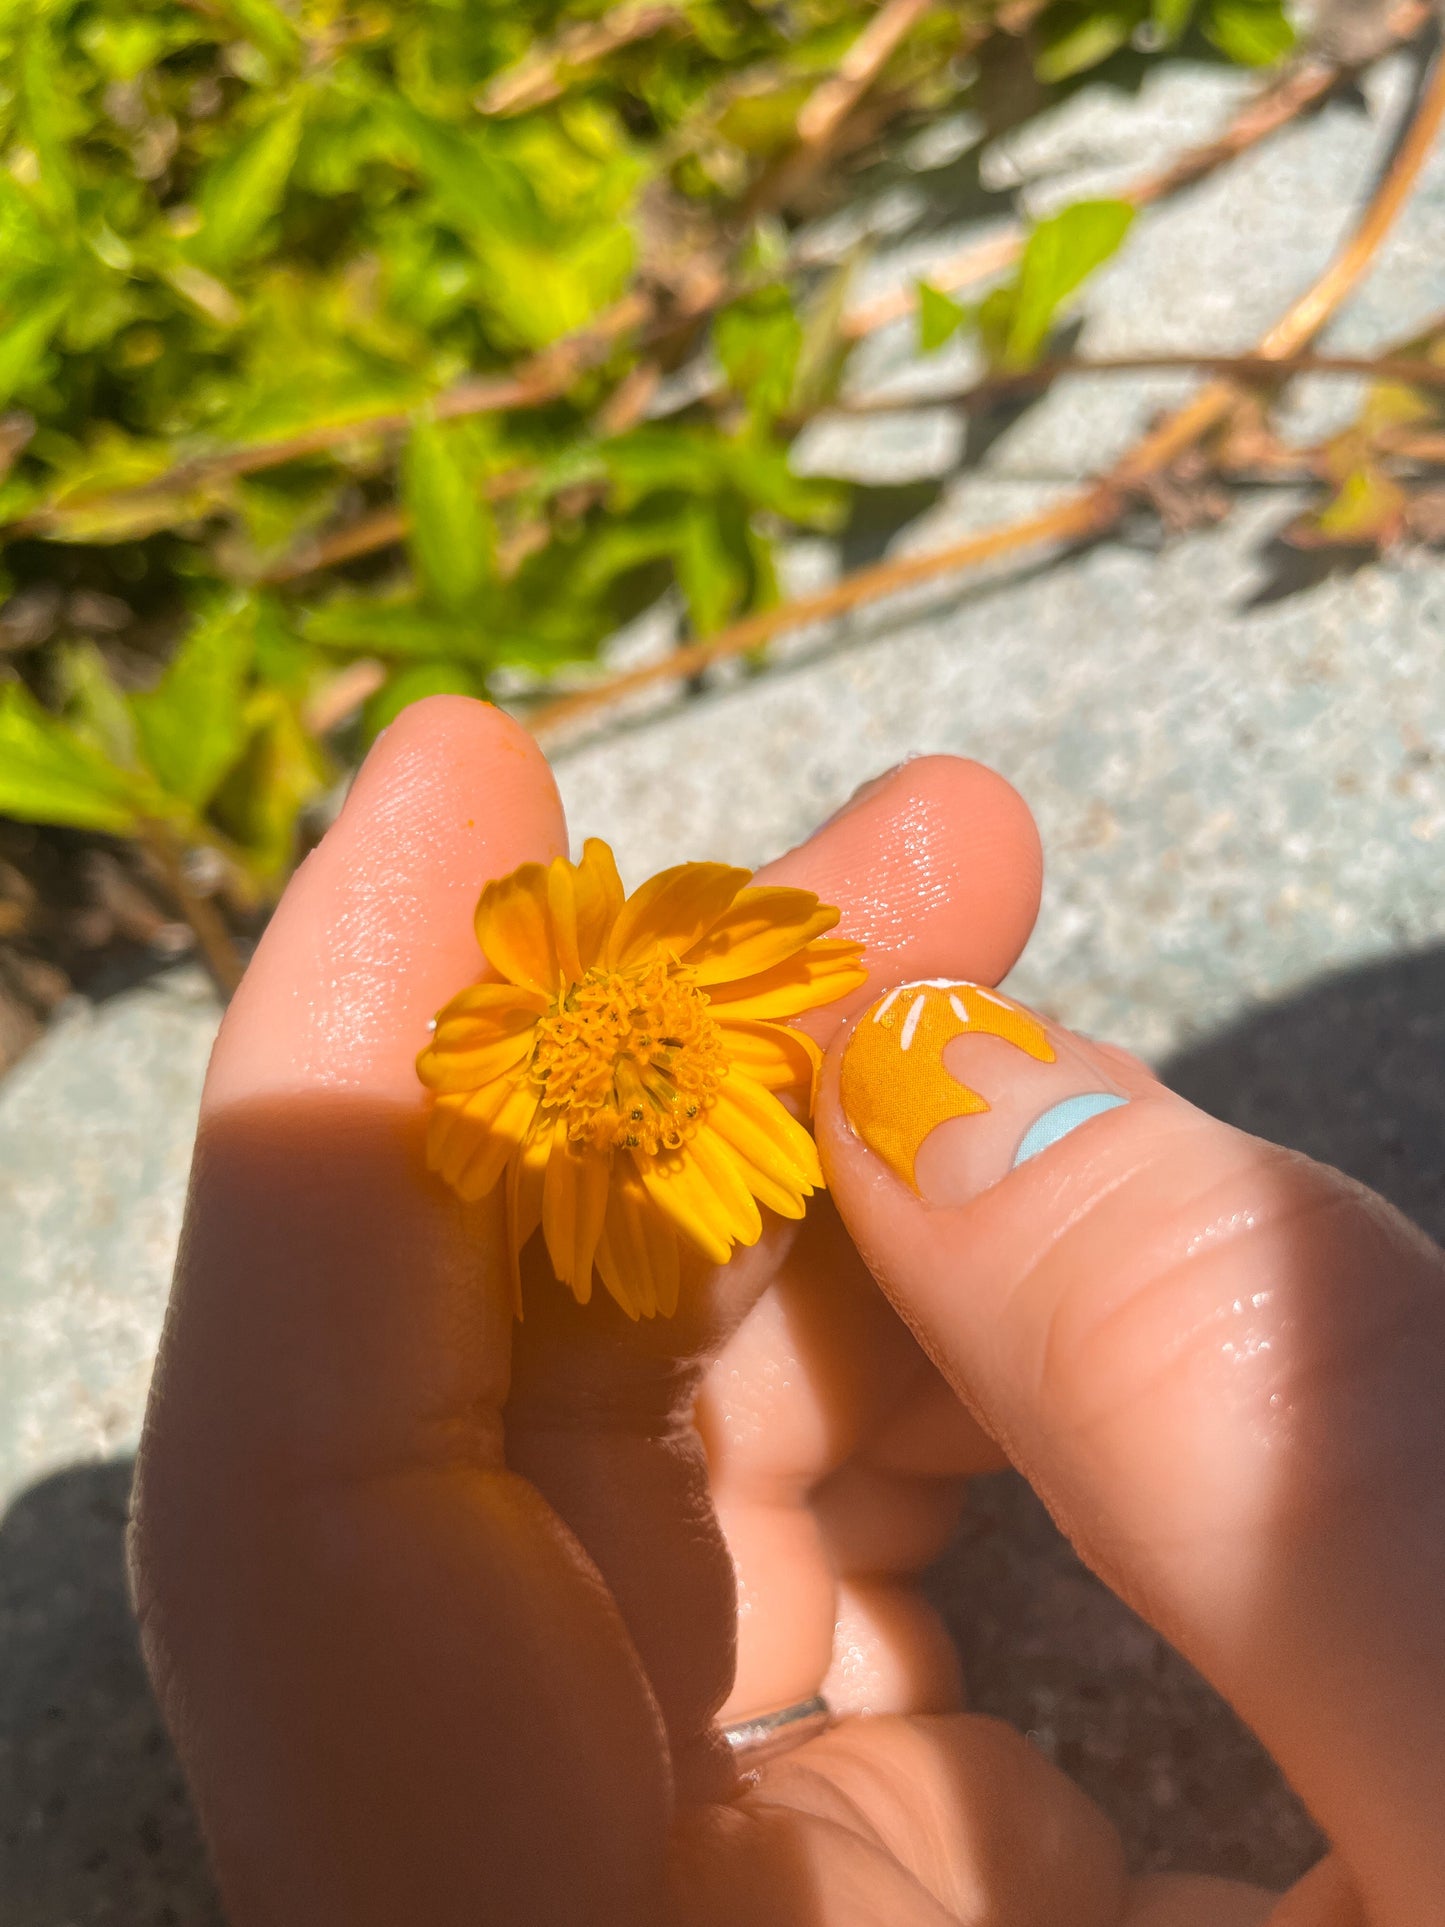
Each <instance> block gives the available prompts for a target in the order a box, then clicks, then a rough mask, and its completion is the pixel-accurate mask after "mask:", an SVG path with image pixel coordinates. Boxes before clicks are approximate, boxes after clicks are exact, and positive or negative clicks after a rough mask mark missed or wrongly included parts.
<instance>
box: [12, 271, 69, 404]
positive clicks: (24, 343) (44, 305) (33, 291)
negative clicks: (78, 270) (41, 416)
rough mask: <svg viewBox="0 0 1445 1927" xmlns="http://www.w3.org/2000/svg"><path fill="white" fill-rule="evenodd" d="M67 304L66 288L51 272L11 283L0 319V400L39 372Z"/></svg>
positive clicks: (18, 391)
mask: <svg viewBox="0 0 1445 1927" xmlns="http://www.w3.org/2000/svg"><path fill="white" fill-rule="evenodd" d="M69 304H70V289H69V287H68V286H67V285H66V283H65V282H64V281H63V280H61V279H59V278H58V277H57V276H55V275H53V274H45V273H43V272H42V273H40V274H36V275H34V276H31V277H29V279H28V282H27V283H25V284H22V285H21V286H19V287H18V288H17V287H15V286H14V284H12V287H11V289H10V291H9V299H8V300H7V302H6V309H7V313H6V316H5V318H4V319H0V404H3V403H5V402H8V401H9V400H10V399H11V398H12V397H13V396H14V395H17V394H19V393H21V392H22V391H23V390H24V389H25V388H26V386H27V385H28V384H29V383H30V382H31V381H32V380H33V379H34V378H35V377H36V375H38V374H39V372H40V368H41V364H42V362H43V359H44V356H45V351H46V349H47V348H48V347H49V345H50V341H51V337H52V336H53V335H54V333H55V331H56V329H57V328H58V327H59V325H60V322H61V319H62V317H63V316H64V314H65V311H66V309H67V307H68V306H69Z"/></svg>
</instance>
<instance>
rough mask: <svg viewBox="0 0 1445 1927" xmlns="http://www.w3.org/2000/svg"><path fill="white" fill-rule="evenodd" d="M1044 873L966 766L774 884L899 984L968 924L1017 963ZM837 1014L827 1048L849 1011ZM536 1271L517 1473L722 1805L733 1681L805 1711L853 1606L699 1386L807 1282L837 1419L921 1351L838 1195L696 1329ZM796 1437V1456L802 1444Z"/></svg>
mask: <svg viewBox="0 0 1445 1927" xmlns="http://www.w3.org/2000/svg"><path fill="white" fill-rule="evenodd" d="M1038 879H1039V860H1038V840H1037V836H1036V834H1035V832H1034V829H1033V824H1032V821H1031V819H1030V818H1029V815H1028V812H1027V810H1026V809H1025V807H1024V805H1023V804H1022V802H1021V801H1020V799H1019V798H1018V797H1017V795H1016V794H1015V792H1014V791H1013V790H1011V789H1010V788H1009V787H1008V785H1007V784H1005V783H1004V782H1002V780H1001V779H999V778H998V777H995V776H992V775H991V774H990V773H989V772H988V771H985V770H982V769H980V768H979V767H978V766H977V765H975V764H971V763H964V762H960V761H958V760H957V759H954V758H948V757H940V758H929V759H925V760H924V761H921V762H918V763H914V764H910V765H907V766H906V767H905V768H903V769H901V770H898V771H895V772H892V773H891V774H890V775H889V776H887V777H885V778H883V779H881V780H880V781H879V782H878V783H877V784H876V785H875V786H873V789H872V792H871V794H870V795H868V796H865V797H863V798H862V799H861V800H859V801H857V802H856V803H855V805H854V807H852V808H850V809H848V810H847V811H845V812H843V813H842V814H841V815H839V816H838V817H835V818H834V819H833V821H832V822H831V823H829V824H826V825H824V827H823V828H822V829H821V830H820V831H819V832H818V833H817V835H816V836H815V837H813V838H811V839H810V840H809V841H808V842H807V843H805V844H804V845H802V846H801V848H799V849H797V850H794V851H792V852H791V853H790V854H789V855H788V856H786V857H784V858H782V859H780V860H779V861H778V862H777V863H774V864H772V865H770V866H769V867H768V868H767V869H765V870H763V871H762V872H760V873H759V880H760V881H761V882H765V883H775V884H786V885H789V886H792V887H795V888H801V889H807V890H812V891H815V892H816V893H817V894H819V895H820V896H822V897H823V898H824V900H825V901H828V902H830V903H832V904H834V905H835V906H836V907H837V908H838V909H839V911H840V912H841V919H842V920H841V924H840V931H841V933H842V934H843V935H845V936H850V937H853V938H855V939H857V940H860V941H862V942H863V943H864V944H865V945H866V946H867V956H868V959H869V961H870V964H873V963H875V961H876V965H877V967H881V968H888V967H897V965H898V964H899V963H900V962H902V963H905V964H907V965H912V964H913V963H914V961H915V959H916V960H917V962H918V967H920V968H930V967H931V966H932V963H933V961H934V960H935V959H936V958H937V957H938V956H940V955H941V954H944V953H945V952H946V951H947V950H948V949H949V947H950V946H951V945H953V946H954V947H956V938H957V933H958V931H959V930H960V929H961V928H963V927H965V920H967V927H968V928H969V929H971V930H972V931H974V932H975V933H977V934H976V954H977V955H978V956H979V957H980V958H981V959H982V960H983V962H984V963H985V964H986V965H989V966H990V967H992V966H993V965H995V964H997V966H998V967H999V968H1002V967H1004V965H1005V964H1006V962H1007V961H1008V960H1009V958H1010V957H1011V956H1012V954H1013V952H1014V950H1016V949H1017V947H1018V946H1019V945H1020V944H1021V943H1022V942H1023V940H1024V937H1025V935H1026V934H1027V930H1028V928H1029V926H1030V923H1031V921H1032V917H1033V914H1034V911H1035V908H1036V906H1037V898H1038ZM817 1018H818V1020H819V1022H820V1026H821V1031H822V1034H826V1031H827V1028H828V1026H830V1025H832V1024H835V1023H836V1022H837V1021H838V1013H837V1011H836V1010H835V1009H833V1008H829V1009H825V1010H823V1011H820V1012H819V1013H817ZM534 1256H535V1263H536V1271H535V1274H533V1275H530V1276H529V1279H528V1284H527V1316H526V1320H525V1322H524V1323H523V1325H522V1326H521V1327H520V1328H519V1330H518V1332H517V1334H516V1337H515V1341H514V1351H513V1383H512V1390H511V1396H510V1399H509V1402H508V1405H507V1410H506V1432H507V1456H508V1463H509V1464H511V1465H512V1466H513V1467H514V1468H516V1469H517V1470H519V1471H521V1472H523V1473H524V1474H525V1475H526V1477H527V1478H528V1479H530V1480H531V1481H532V1482H533V1483H534V1484H535V1485H536V1487H537V1488H538V1490H539V1491H541V1492H542V1493H543V1494H544V1495H545V1496H546V1498H547V1499H548V1501H549V1502H550V1503H551V1504H552V1506H553V1507H554V1508H555V1509H556V1511H557V1512H558V1514H559V1515H560V1516H561V1517H562V1518H563V1519H564V1520H565V1521H566V1522H567V1524H568V1525H569V1527H570V1528H571V1529H572V1531H573V1532H574V1533H575V1534H576V1536H577V1538H578V1540H579V1541H580V1543H581V1544H582V1545H583V1546H584V1547H585V1548H586V1550H587V1552H588V1553H589V1555H590V1556H591V1558H592V1559H593V1560H594V1562H595V1563H596V1565H597V1567H598V1570H599V1571H600V1572H601V1574H602V1575H603V1577H604V1578H605V1580H606V1582H607V1584H608V1587H609V1589H610V1591H611V1592H612V1594H613V1596H614V1598H615V1599H616V1600H617V1602H618V1604H619V1606H620V1608H621V1610H622V1612H623V1615H624V1617H625V1619H626V1622H627V1625H628V1628H629V1631H630V1633H631V1636H632V1638H633V1640H634V1642H635V1644H636V1646H637V1650H638V1652H639V1655H640V1656H641V1658H642V1660H643V1663H644V1665H645V1666H646V1668H647V1671H648V1674H649V1677H650V1679H651V1682H652V1685H653V1689H654V1691H655V1693H656V1696H657V1702H658V1706H659V1709H660V1711H661V1714H662V1717H663V1720H664V1722H665V1724H666V1728H667V1733H668V1741H669V1752H670V1758H671V1761H672V1766H673V1772H674V1776H675V1781H676V1785H677V1789H678V1796H679V1798H680V1799H684V1800H698V1799H704V1798H708V1797H714V1796H720V1795H721V1794H722V1793H723V1792H725V1791H726V1790H728V1789H729V1788H730V1787H731V1784H732V1779H733V1771H732V1767H731V1764H730V1762H729V1760H728V1759H727V1756H726V1755H725V1753H723V1752H722V1751H721V1747H720V1742H719V1740H718V1737H717V1733H716V1721H715V1716H716V1715H717V1713H718V1710H719V1706H720V1705H721V1704H722V1702H723V1701H724V1698H725V1696H728V1695H729V1689H730V1687H732V1688H733V1690H734V1694H735V1693H736V1691H739V1690H741V1691H751V1690H752V1689H751V1687H750V1686H749V1679H750V1677H751V1674H750V1668H751V1666H752V1662H753V1658H754V1656H756V1655H762V1654H765V1655H766V1656H767V1660H768V1663H769V1664H770V1665H772V1664H773V1663H774V1662H776V1665H777V1666H778V1667H779V1668H781V1670H782V1671H783V1672H784V1673H785V1674H786V1675H787V1676H788V1678H789V1679H791V1678H793V1677H795V1676H800V1677H802V1678H804V1679H805V1680H806V1682H807V1684H806V1687H805V1690H804V1691H803V1692H802V1693H800V1694H799V1697H806V1695H807V1694H808V1693H811V1692H813V1691H815V1690H816V1688H817V1684H818V1682H819V1681H820V1680H821V1678H822V1676H823V1674H824V1672H825V1671H826V1670H827V1667H828V1665H829V1663H830V1660H831V1654H832V1636H833V1625H834V1618H835V1612H834V1600H833V1577H832V1572H831V1569H830V1567H829V1565H828V1561H827V1556H826V1553H825V1552H823V1551H822V1550H821V1549H820V1547H819V1545H818V1535H817V1529H816V1526H815V1525H814V1523H813V1521H812V1518H811V1515H810V1514H809V1513H808V1511H807V1509H806V1506H805V1505H804V1504H803V1503H802V1497H803V1493H804V1491H805V1489H806V1483H807V1482H809V1481H810V1478H811V1475H810V1474H809V1475H805V1481H804V1484H802V1485H797V1486H795V1487H794V1488H792V1489H791V1490H790V1495H789V1499H788V1503H787V1504H786V1505H785V1506H784V1507H783V1508H782V1509H779V1508H777V1507H775V1506H773V1505H772V1504H771V1503H767V1504H764V1505H762V1506H760V1507H756V1508H753V1509H751V1510H749V1509H748V1507H747V1504H746V1495H740V1496H741V1499H742V1504H741V1509H740V1510H739V1511H734V1510H732V1509H730V1507H731V1498H730V1496H729V1495H724V1494H722V1493H720V1492H719V1491H718V1488H717V1486H716V1482H715V1481H714V1483H713V1485H712V1486H711V1488H710V1484H709V1464H708V1460H707V1458H706V1456H705V1454H704V1450H703V1446H702V1443H701V1442H700V1439H699V1433H698V1430H697V1429H696V1428H695V1427H694V1426H693V1425H692V1424H690V1423H689V1422H688V1420H689V1417H690V1415H691V1409H692V1402H693V1397H694V1392H695V1389H696V1386H697V1381H698V1376H699V1374H700V1373H701V1372H702V1371H703V1370H704V1369H705V1368H706V1367H707V1365H708V1361H709V1360H711V1359H712V1358H714V1357H715V1356H716V1354H717V1351H718V1348H719V1346H720V1345H721V1344H722V1343H723V1342H724V1341H725V1340H726V1338H727V1335H728V1333H729V1332H731V1331H732V1330H733V1329H734V1328H735V1327H736V1326H737V1325H738V1323H739V1321H740V1319H741V1318H742V1317H743V1315H744V1312H745V1311H746V1308H747V1307H748V1306H750V1305H752V1304H754V1303H756V1302H758V1301H759V1300H760V1299H762V1298H763V1297H764V1296H765V1295H766V1296H768V1297H771V1296H772V1295H773V1292H774V1290H775V1289H777V1288H779V1287H781V1286H782V1285H783V1282H784V1280H792V1279H794V1278H795V1277H796V1278H797V1279H799V1280H800V1281H806V1282H805V1283H800V1284H799V1287H798V1291H797V1292H794V1293H793V1295H792V1297H791V1299H790V1304H791V1308H792V1309H791V1312H790V1313H789V1314H787V1316H788V1317H789V1318H791V1320H792V1321H793V1323H794V1324H795V1325H796V1326H797V1327H798V1328H800V1329H801V1328H803V1327H804V1326H807V1325H813V1326H824V1325H827V1326H832V1327H834V1328H840V1327H841V1328H844V1329H846V1331H847V1332H848V1333H849V1334H850V1336H849V1339H848V1342H847V1344H846V1345H845V1346H842V1347H839V1346H838V1345H837V1344H836V1343H835V1342H834V1341H833V1340H832V1339H831V1338H830V1339H829V1340H828V1341H827V1344H828V1345H832V1347H833V1349H832V1351H831V1352H830V1353H829V1354H828V1355H829V1356H831V1357H833V1358H835V1359H837V1360H839V1361H840V1362H839V1363H838V1366H837V1370H836V1372H835V1373H834V1380H835V1386H837V1385H839V1384H840V1381H841V1380H842V1379H844V1378H845V1377H846V1379H847V1382H848V1384H849V1385H850V1386H852V1387H853V1388H854V1389H853V1391H852V1392H843V1391H841V1389H840V1390H839V1393H838V1396H837V1397H835V1398H834V1400H833V1409H832V1410H831V1411H830V1413H829V1414H828V1417H827V1419H826V1423H827V1424H828V1425H830V1426H834V1427H836V1426H837V1425H838V1423H839V1422H840V1415H841V1412H842V1411H843V1410H845V1409H846V1410H847V1411H848V1412H849V1414H850V1416H849V1420H848V1422H849V1423H850V1424H851V1425H854V1426H856V1425H857V1423H858V1422H859V1421H858V1417H857V1412H858V1411H859V1410H867V1409H871V1404H870V1402H871V1401H872V1400H874V1399H881V1400H883V1401H887V1400H889V1399H890V1398H893V1397H896V1396H897V1394H898V1393H899V1392H900V1391H901V1389H902V1385H903V1375H904V1373H906V1372H907V1371H911V1370H912V1369H914V1365H915V1361H916V1349H915V1347H914V1345H913V1342H912V1340H911V1338H910V1337H909V1336H908V1334H907V1332H906V1331H905V1330H904V1329H903V1328H902V1327H901V1326H900V1325H899V1323H898V1321H897V1318H896V1317H895V1315H894V1314H893V1312H892V1311H891V1310H890V1309H889V1308H888V1307H887V1306H886V1305H885V1304H884V1303H883V1301H882V1300H881V1299H880V1298H879V1295H878V1292H877V1288H876V1287H875V1286H874V1284H873V1282H872V1280H871V1279H869V1278H868V1277H867V1275H866V1273H865V1272H864V1271H863V1270H862V1268H861V1267H860V1266H859V1265H858V1264H857V1260H856V1257H855V1256H854V1255H853V1254H852V1252H851V1249H850V1248H849V1247H848V1245H847V1241H846V1240H845V1239H842V1238H841V1237H840V1236H839V1235H838V1233H837V1227H836V1221H835V1220H833V1221H831V1230H830V1219H829V1215H828V1212H827V1209H826V1200H815V1202H814V1206H813V1208H812V1209H811V1210H810V1213H809V1218H808V1221H807V1222H806V1223H805V1224H803V1225H802V1226H795V1225H793V1224H784V1223H782V1222H774V1223H773V1224H772V1225H771V1226H770V1228H769V1230H768V1232H767V1234H766V1235H765V1237H764V1239H763V1241H762V1242H761V1243H760V1244H759V1245H757V1246H755V1247H754V1248H752V1249H750V1250H744V1251H740V1252H738V1253H737V1254H736V1256H735V1257H734V1259H733V1261H732V1263H731V1264H729V1265H727V1266H725V1267H724V1268H722V1270H721V1271H712V1272H709V1271H707V1270H706V1268H704V1267H702V1266H699V1267H698V1268H697V1269H696V1270H695V1272H694V1274H693V1275H692V1277H691V1278H690V1279H689V1281H688V1283H687V1284H686V1285H685V1288H684V1290H683V1293H682V1298H681V1303H680V1305H679V1309H678V1313H677V1315H676V1316H675V1317H673V1318H671V1319H665V1320H662V1319H659V1320H655V1321H647V1322H644V1323H643V1324H641V1325H636V1324H633V1323H631V1322H630V1321H629V1320H627V1319H626V1318H625V1316H624V1315H623V1314H622V1313H621V1312H620V1311H619V1310H618V1309H617V1308H616V1307H614V1306H613V1305H612V1304H611V1303H610V1302H605V1301H594V1302H592V1303H589V1304H588V1305H586V1306H578V1305H577V1304H575V1303H574V1302H573V1300H572V1299H571V1297H570V1295H569V1294H567V1293H565V1292H561V1291H558V1290H557V1289H556V1287H555V1286H554V1285H551V1286H549V1281H548V1279H547V1278H546V1276H545V1275H544V1273H545V1266H544V1263H543V1260H542V1257H541V1254H540V1253H537V1254H534ZM808 1293H811V1294H812V1295H813V1296H812V1302H811V1303H810V1304H809V1303H805V1302H804V1300H805V1297H806V1295H807V1294H808ZM766 1316H767V1314H764V1317H765V1318H766ZM845 1352H846V1354H847V1356H846V1359H844V1358H843V1354H844V1353H845ZM815 1356H821V1354H815ZM890 1360H894V1361H897V1362H896V1364H891V1363H890ZM765 1423H766V1421H765ZM840 1436H841V1435H840ZM776 1437H777V1439H778V1442H779V1448H780V1451H781V1452H782V1454H783V1455H784V1456H786V1454H787V1453H788V1452H789V1451H790V1450H791V1449H792V1448H791V1447H790V1446H789V1445H787V1444H786V1443H784V1442H783V1440H782V1434H781V1432H777V1433H776ZM775 1485H776V1481H775ZM720 1516H721V1526H720V1524H719V1518H720ZM724 1532H727V1533H729V1534H730V1536H731V1544H729V1543H725V1541H724V1536H723V1534H724ZM730 1553H731V1556H730ZM784 1602H785V1604H786V1610H784V1609H783V1608H784ZM735 1656H736V1666H737V1670H736V1672H735V1667H734V1662H735ZM729 1703H731V1702H730V1701H729Z"/></svg>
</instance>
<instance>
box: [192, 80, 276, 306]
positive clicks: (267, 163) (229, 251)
mask: <svg viewBox="0 0 1445 1927" xmlns="http://www.w3.org/2000/svg"><path fill="white" fill-rule="evenodd" d="M301 126H302V113H301V102H300V101H299V100H291V101H288V102H286V103H285V104H284V105H283V106H282V107H281V108H280V110H279V111H278V112H277V113H274V114H273V115H272V116H271V118H270V119H269V120H267V121H265V122H263V123H262V125H261V126H260V127H258V128H257V129H256V130H255V132H254V133H252V134H249V135H248V136H247V137H246V139H245V140H243V141H241V142H240V144H239V145H238V146H236V147H234V148H232V149H231V151H230V153H228V154H225V155H223V156H222V157H221V159H220V160H219V161H217V162H215V164H214V165H213V166H212V167H211V169H210V171H209V173H208V174H207V175H206V178H205V180H204V181H203V183H202V185H201V191H200V198H199V206H200V214H201V228H200V232H199V234H198V235H197V237H196V241H195V247H196V251H197V253H198V254H199V255H200V256H201V258H202V259H203V260H205V261H206V262H208V263H209V264H210V265H211V266H213V267H224V266H226V265H228V264H229V263H230V262H232V261H235V260H236V259H237V258H238V257H239V256H240V255H243V254H244V253H245V252H246V250H247V249H248V248H249V247H250V246H251V244H252V242H253V241H255V240H256V238H257V237H258V235H259V234H260V233H261V231H262V229H263V228H264V227H265V226H266V224H267V222H268V221H270V220H271V218H272V217H273V216H274V215H275V214H276V213H277V212H278V210H279V209H280V206H281V202H282V200H283V198H284V197H285V193H286V183H287V181H288V180H289V179H290V178H291V169H292V167H293V165H294V163H295V160H296V149H297V147H298V145H299V144H300V140H301Z"/></svg>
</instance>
